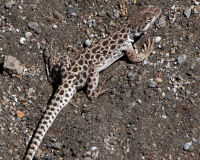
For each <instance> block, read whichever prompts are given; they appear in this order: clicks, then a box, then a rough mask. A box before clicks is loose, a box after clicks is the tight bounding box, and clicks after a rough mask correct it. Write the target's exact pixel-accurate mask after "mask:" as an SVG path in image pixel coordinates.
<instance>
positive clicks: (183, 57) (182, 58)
mask: <svg viewBox="0 0 200 160" xmlns="http://www.w3.org/2000/svg"><path fill="white" fill-rule="evenodd" d="M186 59H187V55H186V54H182V55H180V56H179V57H178V64H182V63H183V62H185V60H186Z"/></svg>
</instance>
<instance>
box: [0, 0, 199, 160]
mask: <svg viewBox="0 0 200 160" xmlns="http://www.w3.org/2000/svg"><path fill="white" fill-rule="evenodd" d="M135 1H136V0H135ZM13 2H15V3H13ZM0 4H1V5H0V55H1V56H0V64H1V70H0V71H1V74H0V160H11V159H23V157H24V155H25V152H26V149H27V144H28V141H29V139H30V137H31V134H32V132H33V131H34V129H35V128H36V126H37V124H38V122H39V120H40V118H41V116H42V115H43V113H44V110H45V108H46V105H47V103H48V101H49V100H50V97H51V95H52V90H53V89H52V85H51V84H50V83H49V82H48V81H47V75H46V72H45V63H44V58H43V55H44V54H43V53H44V49H45V48H49V46H50V44H51V42H52V40H54V41H53V45H52V46H53V47H52V50H53V52H59V53H61V54H68V55H69V56H70V57H74V56H75V55H76V54H77V53H79V52H80V53H81V51H82V50H83V48H84V45H83V44H84V42H85V40H87V39H89V40H91V41H92V40H97V39H99V38H102V36H103V35H108V34H111V33H112V32H114V31H115V30H116V29H117V28H118V27H119V25H120V23H123V20H124V19H125V18H126V17H127V16H128V15H127V13H126V11H128V13H130V11H131V10H134V9H135V8H137V7H138V6H142V5H153V6H158V7H160V8H161V9H162V15H161V19H159V23H158V24H156V25H154V26H153V27H152V28H151V29H150V30H149V31H148V33H147V35H146V36H145V39H144V41H145V40H146V38H147V37H157V39H159V38H161V41H160V42H158V43H156V44H155V48H154V52H153V53H152V54H151V56H149V58H148V60H145V62H142V63H135V64H131V63H130V62H129V61H128V60H127V58H126V57H125V58H122V59H120V60H119V61H117V62H116V63H114V64H113V65H111V66H110V67H109V68H107V69H106V70H105V71H103V72H102V73H101V74H100V76H101V78H102V79H103V78H104V77H107V76H108V75H111V76H112V77H111V78H110V79H109V80H108V81H107V82H106V84H105V86H104V87H105V88H106V89H107V90H108V92H107V93H106V94H103V95H101V96H100V97H98V98H97V99H96V101H95V102H94V103H91V102H90V101H89V100H88V99H87V96H86V95H85V92H84V91H80V92H78V94H77V95H76V96H75V97H74V98H73V100H72V102H71V103H70V104H69V105H68V106H67V107H66V108H64V109H63V110H62V112H61V113H60V114H59V116H58V117H57V118H56V120H55V122H54V123H53V125H52V127H51V128H50V129H49V131H48V132H47V134H46V136H45V138H44V140H43V142H42V144H41V145H40V148H39V152H38V154H37V155H36V159H48V160H53V159H55V160H58V159H59V160H61V159H63V160H68V159H76V160H78V159H85V160H87V159H99V160H111V159H115V160H122V159H125V160H126V159H127V160H135V159H138V160H140V159H148V160H150V159H152V160H153V159H156V160H168V159H172V160H175V159H177V160H186V159H187V160H189V159H192V160H193V159H194V160H198V159H200V96H199V95H200V90H199V88H200V4H199V2H198V1H196V0H179V1H178V0H174V1H171V0H164V1H163V0H152V1H150V0H140V1H139V0H138V1H136V3H135V4H134V2H133V1H131V0H129V1H128V0H121V1H120V0H60V1H48V0H43V1H42V0H32V1H22V0H13V1H7V0H1V2H0ZM190 11H191V12H190ZM30 22H37V23H38V26H37V27H36V28H32V29H31V28H30V26H29V25H30V24H29V23H30ZM28 24H29V25H28ZM33 27H34V26H33ZM27 32H31V33H32V35H31V36H30V37H28V36H27V35H28V34H30V33H27ZM25 34H26V39H25V41H24V42H23V41H22V43H24V44H21V43H20V38H21V37H25ZM21 40H23V39H21ZM5 55H11V56H13V57H16V58H17V60H19V61H20V62H21V63H22V64H23V65H25V72H24V74H23V75H17V76H16V75H10V74H9V75H7V73H6V72H5V71H3V63H4V57H5ZM39 157H40V158H39Z"/></svg>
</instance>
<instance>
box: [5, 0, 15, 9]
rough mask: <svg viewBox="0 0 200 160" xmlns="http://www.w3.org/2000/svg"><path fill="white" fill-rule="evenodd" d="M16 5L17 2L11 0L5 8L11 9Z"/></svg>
mask: <svg viewBox="0 0 200 160" xmlns="http://www.w3.org/2000/svg"><path fill="white" fill-rule="evenodd" d="M14 4H15V1H13V0H11V1H9V2H7V3H6V4H5V8H6V9H9V8H11V7H12V6H13V5H14Z"/></svg>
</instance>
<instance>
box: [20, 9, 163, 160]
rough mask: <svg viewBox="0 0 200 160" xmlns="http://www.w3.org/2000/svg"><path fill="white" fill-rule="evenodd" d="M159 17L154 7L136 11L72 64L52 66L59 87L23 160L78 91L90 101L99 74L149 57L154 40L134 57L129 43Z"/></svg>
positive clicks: (97, 88) (96, 92)
mask: <svg viewBox="0 0 200 160" xmlns="http://www.w3.org/2000/svg"><path fill="white" fill-rule="evenodd" d="M160 13H161V10H160V9H159V8H157V7H152V6H144V7H140V8H139V11H137V12H135V13H133V15H131V16H130V17H129V19H128V20H127V21H126V23H125V24H124V25H122V26H120V28H119V30H118V31H117V32H115V33H114V34H112V35H111V36H109V37H107V38H105V39H102V40H100V41H98V42H97V43H95V44H93V45H91V46H89V47H88V48H87V49H86V50H85V51H84V52H83V53H82V54H80V55H79V56H77V58H76V59H75V60H71V59H70V58H69V57H67V56H64V57H63V59H61V60H60V61H59V63H58V64H56V68H57V69H58V70H59V71H60V73H61V77H62V80H61V84H60V86H59V87H58V90H57V91H56V93H55V95H54V97H53V98H52V101H51V102H50V104H49V105H48V108H47V110H46V113H45V114H44V116H43V118H42V119H41V122H40V124H39V126H38V128H37V130H36V132H35V134H34V135H33V137H32V140H31V141H30V144H29V148H28V151H27V154H26V156H25V158H24V159H25V160H32V159H33V157H34V155H35V153H36V151H37V149H38V147H39V145H40V143H41V142H42V140H43V138H44V136H45V134H46V132H47V131H48V129H49V127H50V126H51V125H52V123H53V121H54V120H55V118H56V116H57V115H58V114H59V112H60V111H61V110H62V109H63V108H64V107H65V106H66V105H67V104H68V103H69V101H70V100H71V98H72V97H73V96H74V94H75V93H76V92H77V90H78V89H81V88H82V87H84V86H85V85H87V95H88V98H89V99H90V100H94V99H95V98H96V97H97V96H98V95H99V94H100V92H101V86H98V83H99V72H100V71H102V70H104V69H105V68H107V67H108V66H110V65H111V64H112V63H114V62H115V61H117V60H118V59H119V58H120V57H122V56H123V55H124V54H126V55H127V57H128V58H129V60H130V61H131V62H141V61H143V60H144V59H145V58H146V57H148V56H149V55H150V53H151V52H152V50H153V44H154V40H152V42H151V41H150V39H148V45H147V48H146V49H145V51H144V52H142V53H138V54H136V53H135V51H134V49H133V46H132V43H134V39H136V38H137V39H138V37H141V36H142V35H143V34H144V33H145V32H146V31H147V30H148V29H149V28H150V27H151V26H152V24H154V22H155V21H156V19H158V17H159V15H160Z"/></svg>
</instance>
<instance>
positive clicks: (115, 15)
mask: <svg viewBox="0 0 200 160" xmlns="http://www.w3.org/2000/svg"><path fill="white" fill-rule="evenodd" d="M119 15H120V12H119V11H118V10H117V11H115V12H114V17H115V18H118V17H119Z"/></svg>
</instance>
